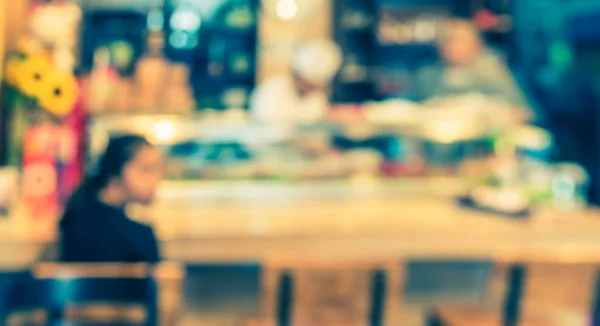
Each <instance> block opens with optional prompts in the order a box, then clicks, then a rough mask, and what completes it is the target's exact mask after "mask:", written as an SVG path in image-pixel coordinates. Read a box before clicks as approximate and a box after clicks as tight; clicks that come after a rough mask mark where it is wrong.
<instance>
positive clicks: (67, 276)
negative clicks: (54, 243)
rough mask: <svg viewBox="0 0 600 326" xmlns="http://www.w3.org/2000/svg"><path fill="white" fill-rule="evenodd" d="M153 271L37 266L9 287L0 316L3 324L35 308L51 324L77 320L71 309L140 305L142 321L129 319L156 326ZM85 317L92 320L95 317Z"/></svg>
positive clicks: (138, 266)
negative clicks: (40, 311) (14, 316)
mask: <svg viewBox="0 0 600 326" xmlns="http://www.w3.org/2000/svg"><path fill="white" fill-rule="evenodd" d="M153 270H154V268H153V267H152V266H150V265H147V264H57V263H42V264H38V265H36V266H34V267H33V269H32V276H33V277H30V278H27V279H24V280H19V281H15V282H14V283H13V284H12V286H11V287H10V290H9V294H8V297H7V302H6V304H5V305H4V307H3V309H2V315H1V316H0V317H1V318H2V320H3V321H4V323H7V320H8V317H10V315H11V314H13V313H15V312H20V311H31V310H35V309H38V310H43V311H45V312H46V313H47V319H48V321H47V322H48V323H52V322H56V321H58V320H68V319H70V318H73V319H78V318H80V317H73V316H69V314H68V312H69V311H70V310H69V309H71V308H79V307H92V306H94V305H109V306H110V307H119V306H121V307H122V306H128V307H131V306H141V307H143V310H145V318H144V317H143V315H142V317H141V318H139V317H136V318H133V319H142V320H143V321H140V322H139V324H140V325H158V324H157V320H158V308H157V307H158V301H157V298H158V297H157V285H156V282H155V278H154V276H153ZM105 311H106V310H105ZM96 312H99V310H96ZM102 315H103V316H97V317H98V319H99V320H100V319H104V318H109V319H110V318H117V317H115V316H112V317H110V314H108V315H109V316H107V315H106V314H102ZM120 317H122V316H120ZM85 318H86V319H88V318H89V319H92V320H93V319H94V318H96V317H93V318H92V317H88V316H86V317H85ZM136 323H138V322H137V321H135V322H131V323H128V324H130V325H131V324H136ZM112 324H115V323H114V322H113V323H112Z"/></svg>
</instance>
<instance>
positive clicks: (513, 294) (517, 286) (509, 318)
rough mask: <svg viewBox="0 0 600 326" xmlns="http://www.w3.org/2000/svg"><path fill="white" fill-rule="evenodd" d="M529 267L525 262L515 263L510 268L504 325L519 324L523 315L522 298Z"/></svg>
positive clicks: (514, 325) (513, 325)
mask: <svg viewBox="0 0 600 326" xmlns="http://www.w3.org/2000/svg"><path fill="white" fill-rule="evenodd" d="M526 277H527V267H526V266H525V265H523V264H515V265H512V266H510V267H509V270H508V285H507V289H506V291H508V292H507V295H506V300H505V302H504V307H503V308H504V311H503V314H502V315H503V316H502V318H503V321H502V324H503V325H504V326H518V325H519V320H520V317H521V305H522V301H523V300H522V298H523V296H524V291H525V279H526Z"/></svg>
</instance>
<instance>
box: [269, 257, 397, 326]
mask: <svg viewBox="0 0 600 326" xmlns="http://www.w3.org/2000/svg"><path fill="white" fill-rule="evenodd" d="M400 266H401V264H400V260H399V259H373V258H365V259H357V258H348V259H346V258H341V257H332V256H321V257H318V256H308V257H307V256H301V257H300V256H297V255H285V256H283V255H282V256H270V257H269V258H268V259H266V261H265V263H264V268H265V270H264V274H263V286H264V287H265V289H264V290H265V291H264V293H265V297H266V301H265V303H266V304H265V307H264V308H265V309H266V311H265V314H266V315H267V317H268V318H272V317H274V318H275V319H276V324H277V325H278V326H287V325H293V324H296V323H298V322H299V321H298V320H297V319H298V318H301V319H304V318H307V317H308V316H304V315H303V314H312V313H314V311H310V310H311V309H314V308H315V307H318V308H322V307H325V306H332V307H333V308H336V309H333V310H338V311H337V312H341V313H342V314H344V312H346V311H348V312H351V313H352V315H353V316H354V315H355V313H356V312H357V311H362V312H364V313H365V316H362V315H361V316H360V318H363V317H365V318H364V320H360V321H359V320H344V321H342V323H344V324H348V323H360V324H364V322H367V324H368V325H372V326H379V325H385V324H388V322H387V315H386V312H388V310H390V308H392V306H394V304H395V303H391V302H389V300H388V299H389V298H392V297H396V298H398V299H399V296H400V295H399V293H398V291H399V290H400V284H397V282H395V281H396V280H397V279H399V278H401V276H400ZM311 283H312V284H311ZM302 287H305V288H302ZM315 292H317V293H315ZM310 301H313V302H310ZM328 301H329V302H328ZM363 307H365V308H366V311H365V310H363ZM334 313H335V312H333V311H323V312H321V314H320V315H321V316H323V315H327V314H334ZM340 318H342V319H343V318H344V317H340ZM349 319H352V318H349ZM304 322H308V323H312V322H316V323H318V322H322V321H318V320H312V321H311V320H304Z"/></svg>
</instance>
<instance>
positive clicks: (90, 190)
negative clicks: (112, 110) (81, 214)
mask: <svg viewBox="0 0 600 326" xmlns="http://www.w3.org/2000/svg"><path fill="white" fill-rule="evenodd" d="M145 146H151V144H150V142H148V140H146V138H144V137H142V136H139V135H122V136H117V137H113V138H111V139H110V141H109V142H108V146H107V147H106V150H105V151H104V154H103V155H102V156H101V157H100V160H99V161H98V166H97V168H96V173H95V174H93V175H92V176H90V177H89V178H88V179H87V180H85V181H84V182H83V183H82V184H81V186H80V187H79V188H78V189H77V190H76V191H75V192H74V193H73V195H72V196H71V199H70V200H69V203H68V204H67V207H66V210H69V208H71V207H73V206H74V205H77V204H78V203H80V202H81V201H82V200H85V197H87V196H97V194H98V192H99V191H101V190H102V189H103V188H105V187H106V186H107V185H108V183H109V182H110V181H111V180H112V179H113V178H116V177H119V176H121V173H122V172H123V168H124V167H125V165H127V163H128V162H129V161H131V160H132V159H133V158H134V157H135V155H136V154H137V152H138V151H139V150H140V149H141V148H143V147H145Z"/></svg>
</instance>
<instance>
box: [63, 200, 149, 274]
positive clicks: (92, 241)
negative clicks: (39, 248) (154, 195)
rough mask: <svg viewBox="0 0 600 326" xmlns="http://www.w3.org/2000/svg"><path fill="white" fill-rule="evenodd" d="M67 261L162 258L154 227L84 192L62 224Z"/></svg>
mask: <svg viewBox="0 0 600 326" xmlns="http://www.w3.org/2000/svg"><path fill="white" fill-rule="evenodd" d="M60 231H61V240H60V246H59V248H60V249H59V259H60V260H61V261H63V262H90V263H103V262H119V263H132V262H147V263H156V262H158V261H159V260H160V256H159V250H158V242H157V240H156V236H155V235H154V231H153V230H152V228H151V227H149V226H146V225H144V224H141V223H138V222H135V221H132V220H130V219H129V218H128V217H127V216H126V215H125V212H124V211H123V210H122V209H119V208H115V207H112V206H108V205H106V204H103V203H101V202H100V201H99V200H98V199H97V198H95V196H91V195H89V194H87V193H86V192H85V191H80V192H79V193H78V194H76V195H74V197H73V198H72V199H71V202H70V204H69V205H68V207H67V210H66V211H65V214H64V216H63V219H62V221H61V223H60Z"/></svg>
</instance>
